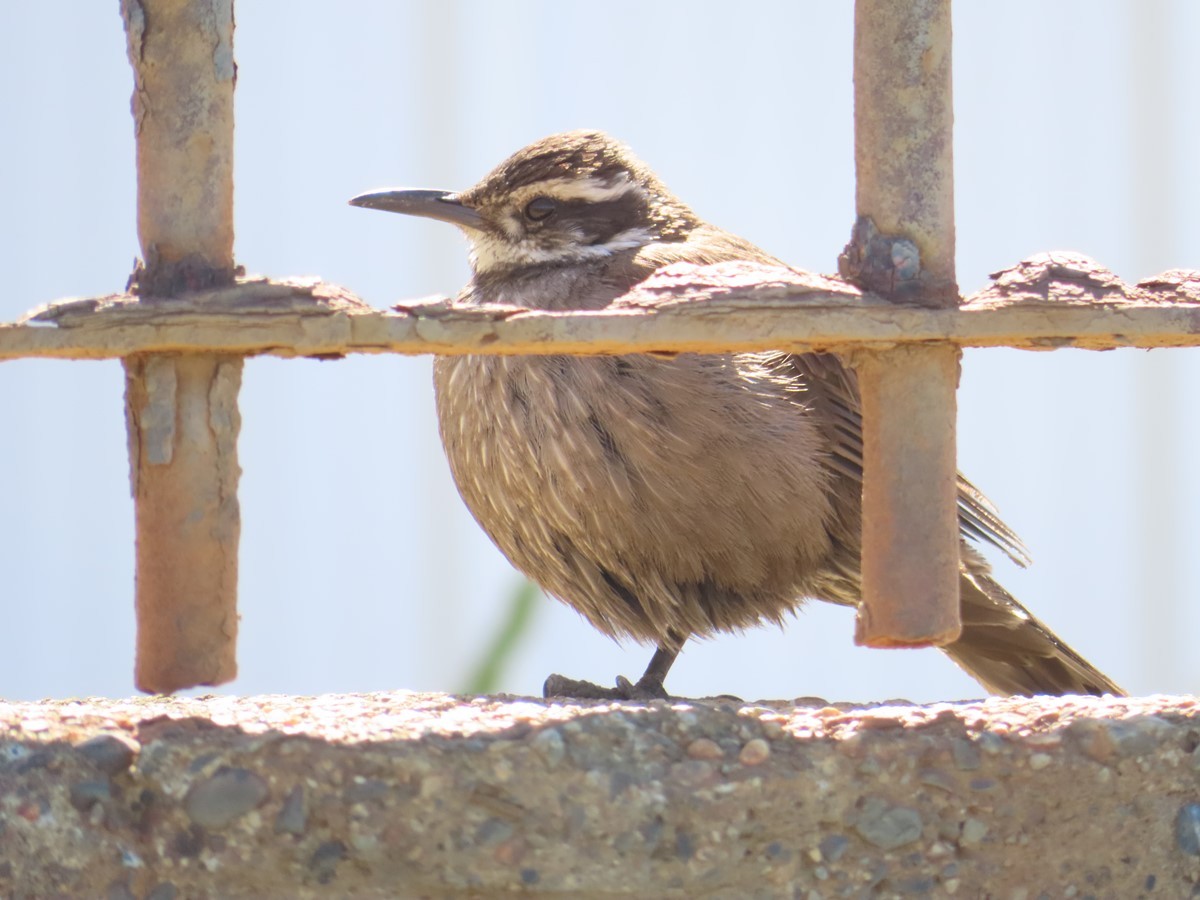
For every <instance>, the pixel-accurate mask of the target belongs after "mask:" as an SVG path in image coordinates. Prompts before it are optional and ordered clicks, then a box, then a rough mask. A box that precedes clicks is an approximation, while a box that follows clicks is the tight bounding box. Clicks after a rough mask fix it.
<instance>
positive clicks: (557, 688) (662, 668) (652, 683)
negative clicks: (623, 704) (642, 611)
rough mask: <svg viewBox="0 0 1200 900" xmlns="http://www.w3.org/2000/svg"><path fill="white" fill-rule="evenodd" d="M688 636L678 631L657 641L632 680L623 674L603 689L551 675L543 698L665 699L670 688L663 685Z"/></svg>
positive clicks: (544, 688)
mask: <svg viewBox="0 0 1200 900" xmlns="http://www.w3.org/2000/svg"><path fill="white" fill-rule="evenodd" d="M685 640H687V639H686V638H683V637H680V636H679V635H678V634H676V633H675V632H673V631H672V632H669V633H668V634H667V636H666V637H665V638H664V639H663V640H661V641H659V642H658V647H657V649H655V651H654V655H653V656H652V657H650V665H648V666H646V671H645V672H644V673H642V677H641V678H639V679H638V680H637V684H632V683H630V681H629V679H628V678H626V677H625V676H624V675H618V676H617V686H616V687H615V688H602V687H600V686H599V685H596V684H592V683H591V682H590V681H576V680H575V679H573V678H565V677H563V676H562V675H551V676H550V677H549V678H547V679H546V683H545V685H543V686H542V696H543V697H569V698H573V699H576V700H665V699H667V689H666V688H665V687H663V681H664V680H666V677H667V673H668V672H669V671H671V664H672V663H674V662H675V657H677V656H678V655H679V651H680V650H682V649H683V644H684V641H685Z"/></svg>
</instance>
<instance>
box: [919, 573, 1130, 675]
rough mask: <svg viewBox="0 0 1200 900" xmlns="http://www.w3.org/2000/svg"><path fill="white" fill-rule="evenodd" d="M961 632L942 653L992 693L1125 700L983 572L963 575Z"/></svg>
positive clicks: (1094, 670)
mask: <svg viewBox="0 0 1200 900" xmlns="http://www.w3.org/2000/svg"><path fill="white" fill-rule="evenodd" d="M961 584H962V590H961V593H962V622H963V631H962V637H960V638H959V639H958V640H957V641H955V642H954V643H953V644H947V645H946V646H945V647H943V648H942V649H943V650H944V651H945V652H946V653H947V655H949V657H950V658H951V659H953V660H954V661H955V662H956V663H957V664H958V665H959V666H961V667H962V668H963V669H965V670H966V671H967V674H969V675H970V676H971V677H972V678H974V679H975V680H976V681H978V682H979V683H980V684H982V685H983V686H984V687H985V688H987V689H988V690H989V691H991V692H992V693H995V694H1025V695H1032V694H1095V695H1100V694H1116V695H1118V696H1121V695H1124V693H1125V692H1124V691H1123V690H1121V688H1120V687H1118V686H1117V685H1116V684H1115V683H1114V682H1113V681H1112V680H1111V679H1110V678H1109V677H1108V676H1107V675H1105V674H1104V673H1103V672H1101V671H1099V670H1098V669H1097V668H1096V667H1095V666H1093V665H1092V664H1091V663H1089V662H1088V661H1087V660H1086V659H1084V658H1083V657H1082V656H1080V655H1079V654H1078V653H1076V652H1075V651H1074V650H1072V649H1071V648H1070V647H1068V646H1067V645H1066V644H1065V643H1063V642H1062V640H1060V639H1059V637H1058V636H1057V635H1056V634H1054V632H1052V631H1051V630H1050V629H1049V628H1047V627H1046V626H1045V625H1043V624H1042V623H1041V622H1039V621H1038V620H1037V619H1036V618H1035V617H1034V616H1033V614H1032V613H1030V612H1029V610H1027V609H1026V608H1025V607H1024V606H1022V605H1021V604H1020V603H1018V602H1017V600H1016V598H1014V597H1013V596H1012V595H1011V594H1010V593H1008V591H1006V590H1005V589H1004V588H1002V587H1001V586H1000V585H999V584H997V583H996V581H995V580H994V579H993V578H992V577H991V575H989V574H987V573H986V572H979V571H976V572H970V573H964V574H963V576H962V580H961Z"/></svg>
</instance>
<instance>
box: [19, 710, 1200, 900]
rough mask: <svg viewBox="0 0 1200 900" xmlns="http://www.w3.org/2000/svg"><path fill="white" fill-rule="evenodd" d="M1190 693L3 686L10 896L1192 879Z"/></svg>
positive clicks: (973, 889)
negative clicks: (870, 700) (943, 696)
mask: <svg viewBox="0 0 1200 900" xmlns="http://www.w3.org/2000/svg"><path fill="white" fill-rule="evenodd" d="M1198 747H1200V708H1198V706H1197V701H1196V700H1195V699H1193V698H1172V697H1151V698H1143V699H1113V698H1105V699H1095V698H1086V697H1078V698H1077V697H1071V698H1035V699H1032V700H1026V699H991V700H987V701H983V702H977V703H944V704H932V705H927V706H913V705H909V704H905V703H902V702H893V703H888V704H883V705H874V706H862V705H850V704H826V703H824V701H812V700H807V699H806V700H802V701H796V702H794V703H793V702H788V703H781V702H774V701H772V702H762V703H739V702H735V701H731V700H723V699H722V700H696V701H691V700H677V701H676V700H672V701H655V702H651V703H645V704H635V703H587V704H571V703H562V702H546V701H541V700H531V699H524V698H515V697H503V696H495V697H478V698H462V697H453V696H448V695H442V694H413V693H405V692H393V693H379V694H366V695H328V696H322V697H314V698H296V697H247V698H227V697H212V698H200V699H168V698H150V699H135V700H115V701H114V700H68V701H46V702H41V703H8V704H0V897H3V898H5V900H7V898H16V897H39V898H40V897H107V898H116V900H125V898H135V900H150V898H153V900H167V898H173V897H179V898H185V897H186V898H207V897H213V898H217V897H220V898H238V897H275V896H279V897H296V898H306V897H380V898H383V897H389V898H390V897H402V898H403V897H431V898H435V897H473V898H481V897H492V896H500V895H505V896H510V895H512V894H522V893H524V894H531V895H554V896H559V897H562V896H579V897H605V896H629V897H646V898H658V897H681V898H692V897H716V898H724V897H728V898H759V897H762V898H773V897H787V898H797V897H798V898H804V900H823V898H837V897H853V898H860V897H906V898H907V897H945V896H958V897H972V898H974V897H984V896H990V897H997V898H999V897H1004V898H1017V900H1020V898H1025V900H1035V898H1040V897H1079V898H1087V897H1092V898H1108V897H1113V898H1133V897H1157V896H1161V897H1187V896H1196V895H1195V894H1193V893H1192V892H1193V886H1194V885H1195V884H1197V883H1198V882H1200V750H1198V749H1197V748H1198Z"/></svg>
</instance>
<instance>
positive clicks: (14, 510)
mask: <svg viewBox="0 0 1200 900" xmlns="http://www.w3.org/2000/svg"><path fill="white" fill-rule="evenodd" d="M117 6H118V4H117V3H116V0H110V2H107V3H95V2H92V0H86V2H85V0H65V2H61V3H53V4H51V3H21V4H6V5H5V7H4V10H3V13H2V19H0V21H3V24H4V26H5V31H6V33H7V34H8V35H10V40H9V41H8V46H7V47H6V52H5V53H4V54H2V55H0V84H3V85H4V87H3V88H0V127H2V128H3V136H4V140H3V141H2V142H0V198H3V206H2V208H0V254H2V255H0V261H2V262H3V269H4V272H5V276H6V277H5V289H4V290H3V291H2V292H0V320H11V319H14V318H16V317H17V316H18V315H20V314H21V313H23V312H24V311H26V310H27V309H29V308H31V307H33V306H35V305H37V304H39V303H42V302H45V301H47V300H51V299H55V298H60V297H65V296H72V295H76V296H84V295H93V294H103V293H109V292H113V291H117V290H120V289H121V288H122V286H123V285H124V283H125V279H126V276H127V275H128V273H129V271H130V268H131V266H132V262H133V259H134V257H135V256H136V255H137V254H138V252H139V251H138V245H137V237H136V232H135V224H134V163H133V129H132V124H131V120H130V116H129V94H130V89H131V84H132V76H131V73H130V69H129V65H128V63H127V61H126V58H125V41H124V35H123V33H122V30H121V21H120V16H119V14H118V9H117ZM333 9H334V7H333V6H332V5H331V4H328V3H322V2H316V0H288V2H284V0H273V2H272V0H243V2H242V3H240V4H239V6H238V9H237V22H238V24H237V32H236V35H235V52H236V56H237V61H238V66H239V77H238V86H237V117H238V124H237V168H236V179H237V256H238V259H239V261H240V262H242V263H243V264H244V265H245V266H246V267H247V269H248V270H249V271H251V272H259V273H269V274H273V275H304V274H318V275H321V276H322V277H324V278H325V279H327V280H329V281H333V282H337V283H340V284H343V285H345V286H347V287H349V288H350V289H352V290H354V291H355V292H357V293H358V294H359V295H360V296H362V297H363V298H365V299H366V300H368V301H369V302H371V303H373V304H375V305H377V306H387V305H390V304H392V303H394V302H396V301H398V300H400V299H403V298H411V297H415V296H419V295H425V294H431V293H452V292H454V291H455V290H457V288H458V287H459V286H460V285H461V283H462V282H463V281H464V280H465V278H466V254H465V244H464V242H463V240H462V239H461V238H460V237H459V236H458V235H457V234H456V233H455V231H454V230H453V229H452V228H449V227H447V226H444V225H440V224H438V223H433V222H426V221H420V220H411V221H409V220H405V219H403V218H401V217H388V216H383V215H380V214H377V213H371V212H368V211H364V210H359V209H353V208H351V207H349V206H347V205H346V200H347V198H349V197H351V196H353V195H355V194H357V193H360V192H362V191H364V190H367V189H369V188H373V187H378V186H381V185H404V186H423V187H439V188H461V187H465V186H467V185H469V184H471V183H472V182H474V181H475V180H476V179H478V178H479V177H480V176H481V175H483V174H484V173H485V172H486V171H487V170H488V169H490V168H491V167H492V166H493V165H494V164H495V163H497V162H499V161H500V160H501V159H503V158H504V157H505V156H507V155H508V154H509V153H511V152H512V151H514V150H516V149H518V148H519V147H521V146H523V145H524V144H526V143H528V142H530V141H532V140H534V139H536V138H538V137H541V136H543V135H545V134H548V133H551V132H554V131H561V130H566V129H570V128H577V127H597V128H602V129H604V130H607V131H609V132H611V133H613V134H614V135H617V136H619V137H620V138H622V139H623V140H625V141H627V142H628V143H630V144H631V145H632V146H633V147H634V149H635V150H636V151H637V153H638V154H639V155H640V156H641V157H642V158H643V159H645V160H646V161H647V162H648V163H649V164H650V165H651V166H653V167H654V168H655V169H656V170H657V171H658V172H659V173H660V175H661V176H662V177H663V179H664V180H665V181H666V183H667V184H668V185H669V186H670V187H671V188H672V189H673V190H674V191H675V192H676V193H678V194H679V195H680V196H681V197H683V198H684V199H685V200H686V201H688V202H689V203H690V204H691V205H692V206H693V207H694V208H695V209H696V210H697V211H698V212H699V213H700V214H701V215H703V216H705V217H707V218H709V219H711V220H712V221H714V222H716V223H718V224H720V225H721V226H723V227H725V228H727V229H729V230H731V231H734V232H737V233H740V234H742V235H744V236H746V237H747V238H749V239H751V240H753V241H755V242H756V243H759V244H761V245H762V246H763V247H765V248H766V249H767V250H769V251H771V252H772V253H775V254H776V255H779V256H781V257H783V258H784V259H787V260H788V261H789V262H791V263H793V264H795V265H797V266H802V267H806V268H810V269H815V270H818V271H831V270H833V269H834V268H835V260H836V256H837V253H838V251H839V249H840V248H841V247H842V246H843V244H844V243H845V241H846V238H847V236H848V234H849V228H850V223H851V221H852V219H853V213H854V183H853V174H854V173H853V131H852V91H851V24H852V4H850V3H848V2H846V3H817V2H806V3H797V2H745V3H740V4H732V5H731V4H729V3H723V2H710V0H688V2H657V3H642V2H632V0H625V2H610V3H607V4H603V5H596V4H583V3H561V2H500V0H490V2H483V0H461V2H449V0H436V2H434V0H428V2H415V0H414V2H366V0H358V2H354V0H351V2H345V3H341V4H338V5H337V7H336V10H337V11H336V13H335V12H333ZM955 16H956V22H955V31H956V34H955V47H954V55H955V71H956V80H955V110H956V171H957V179H958V180H957V208H958V228H959V231H958V249H959V256H958V272H959V280H960V283H961V285H962V287H963V289H964V290H965V291H973V290H976V289H978V288H979V287H981V286H983V285H984V284H985V282H986V279H987V274H988V273H989V272H991V271H994V270H996V269H999V268H1002V267H1004V266H1007V265H1010V264H1012V263H1014V262H1016V261H1017V260H1019V259H1021V258H1022V257H1025V256H1028V255H1030V254H1033V253H1035V252H1038V251H1042V250H1051V249H1071V250H1078V251H1081V252H1084V253H1087V254H1089V255H1091V256H1094V257H1096V258H1097V259H1099V260H1100V261H1102V262H1103V263H1104V264H1105V265H1107V266H1109V267H1110V268H1112V269H1113V270H1114V271H1115V272H1117V273H1118V274H1119V275H1121V276H1122V277H1124V278H1126V279H1128V280H1131V281H1132V280H1136V279H1137V278H1139V277H1142V276H1146V275H1150V274H1152V273H1155V272H1158V271H1161V270H1163V269H1166V268H1169V267H1173V266H1177V267H1192V268H1195V267H1200V257H1198V250H1197V248H1198V247H1200V223H1198V222H1197V217H1196V216H1195V210H1196V209H1197V208H1200V180H1198V179H1197V176H1196V173H1195V171H1194V169H1195V161H1196V160H1197V159H1200V121H1198V116H1197V112H1196V110H1197V106H1196V102H1195V99H1194V96H1193V94H1194V88H1195V86H1196V85H1197V84H1200V55H1197V54H1196V53H1195V52H1194V48H1195V41H1196V37H1197V35H1198V34H1200V5H1197V4H1194V3H1187V2H1185V0H1177V2H1159V0H1148V2H1138V3H1134V2H1124V3H1122V2H1116V0H1108V2H1097V0H1086V2H1085V0H1076V2H1064V0H1059V2H1056V3H1051V4H1048V3H1043V2H1036V0H1023V2H1005V3H1001V2H976V3H961V4H956V5H955ZM429 370H430V360H429V358H428V357H419V358H404V357H396V356H392V357H380V356H374V357H358V358H353V359H348V360H345V361H340V362H323V363H322V362H313V361H298V360H290V361H288V360H276V359H256V360H251V361H249V362H248V364H247V366H246V373H245V383H244V388H243V393H242V413H243V422H244V426H243V431H242V437H241V444H240V452H241V464H242V467H243V470H244V475H243V478H242V487H241V499H242V513H243V537H242V550H241V588H240V609H241V614H242V620H241V639H240V647H239V659H240V666H241V675H240V676H239V678H238V679H237V680H236V681H235V682H233V683H232V684H230V685H227V686H226V687H225V688H222V689H221V690H223V691H228V692H234V693H257V692H292V693H320V692H326V691H344V690H378V689H385V688H412V689H421V690H452V689H455V688H458V687H460V686H461V685H462V684H463V683H464V679H465V678H466V676H467V673H468V672H469V671H470V670H471V668H472V664H473V663H474V662H475V661H476V660H477V659H478V657H479V654H480V651H481V648H482V647H483V646H484V645H485V644H486V642H487V639H488V637H489V635H490V634H491V633H492V632H493V631H494V629H495V627H496V624H497V621H498V618H499V617H500V616H501V615H502V613H503V610H504V602H505V598H506V597H507V596H508V595H509V594H510V593H511V591H512V589H513V587H514V585H515V584H516V583H517V576H516V575H515V573H513V571H512V570H511V569H510V567H509V566H508V565H507V563H506V562H505V561H504V559H503V558H502V557H501V556H500V555H499V554H498V552H497V551H495V550H494V549H493V548H492V546H491V545H490V543H489V542H488V541H487V539H486V538H485V537H484V536H483V534H482V533H481V532H480V531H479V530H478V528H477V527H476V526H475V524H474V522H473V521H472V519H471V518H470V516H469V515H468V513H467V512H466V510H465V508H464V507H463V506H462V504H461V502H460V501H459V500H458V497H457V494H456V493H455V491H454V488H453V486H452V484H451V482H450V478H449V474H448V471H447V469H446V466H445V463H444V460H443V458H442V454H441V449H440V446H439V444H438V441H437V436H436V427H435V420H434V415H433V408H432V390H431V386H430V371H429ZM1197 384H1200V353H1198V352H1197V351H1194V350H1175V351H1157V352H1153V353H1146V352H1141V351H1132V350H1130V351H1119V352H1114V353H1103V354H1102V353H1088V352H1083V351H1060V352H1055V353H1038V354H1035V353H1028V352H1022V351H1008V350H978V351H970V352H968V353H967V355H966V359H965V361H964V366H963V379H962V389H961V391H960V394H959V404H960V416H959V422H960V432H959V454H960V455H959V458H960V464H961V467H962V468H963V470H964V471H965V472H967V473H968V474H969V476H970V477H971V478H972V480H974V481H975V483H976V484H978V485H979V486H980V487H981V488H982V489H984V490H985V491H986V492H987V493H988V494H989V496H991V498H992V499H993V500H994V501H995V502H996V504H997V505H998V506H999V507H1000V509H1001V511H1002V512H1003V513H1004V514H1005V516H1006V518H1007V519H1008V521H1009V522H1010V523H1011V524H1012V525H1013V526H1014V527H1015V528H1016V530H1017V531H1018V532H1019V533H1020V534H1021V535H1022V536H1023V537H1024V539H1025V541H1026V543H1027V544H1028V545H1029V547H1030V548H1031V550H1032V553H1033V556H1034V558H1035V560H1036V563H1035V565H1034V566H1033V567H1032V568H1031V569H1029V570H1027V571H1019V570H1016V569H1015V568H1014V567H1013V566H1011V565H1010V564H1007V563H1004V562H1000V563H998V575H999V577H1000V580H1001V581H1002V582H1003V583H1004V584H1005V585H1006V586H1008V587H1009V588H1010V589H1011V590H1012V591H1013V592H1014V593H1015V594H1016V595H1017V596H1018V597H1019V598H1020V599H1021V600H1022V601H1023V602H1025V603H1026V604H1027V605H1028V606H1030V607H1031V608H1032V609H1033V610H1034V611H1035V612H1036V613H1037V614H1038V615H1039V616H1041V617H1042V618H1044V619H1045V620H1046V621H1047V622H1048V623H1050V624H1051V625H1053V626H1054V627H1055V628H1056V630H1057V631H1058V632H1059V633H1060V635H1062V636H1063V637H1064V639H1066V640H1067V641H1068V642H1069V643H1070V644H1072V645H1073V646H1074V647H1075V648H1076V649H1077V650H1079V651H1080V652H1082V653H1084V654H1085V655H1086V656H1088V657H1089V658H1090V659H1092V660H1093V661H1094V662H1095V663H1096V664H1097V665H1099V666H1100V667H1101V668H1103V669H1104V670H1106V671H1107V672H1108V674H1109V675H1111V676H1112V677H1113V678H1115V679H1116V680H1117V681H1118V682H1120V683H1122V684H1124V685H1125V686H1126V687H1127V688H1128V689H1130V690H1131V691H1134V692H1138V693H1155V692H1192V691H1195V690H1197V689H1198V688H1200V654H1197V653H1195V652H1193V651H1192V650H1191V644H1190V639H1189V638H1188V635H1189V634H1191V635H1196V634H1198V633H1200V621H1198V619H1200V603H1197V595H1198V593H1200V590H1198V585H1200V553H1197V552H1196V551H1195V550H1194V549H1193V548H1194V547H1195V545H1196V543H1197V541H1198V539H1200V514H1198V513H1197V504H1196V503H1195V502H1193V498H1195V497H1196V495H1197V489H1198V487H1200V484H1198V476H1197V469H1196V467H1194V466H1191V465H1189V464H1188V462H1187V461H1188V460H1190V459H1195V458H1197V456H1200V418H1198V417H1197V416H1196V415H1195V414H1194V412H1193V410H1194V404H1193V403H1192V402H1191V401H1189V399H1188V398H1189V396H1190V395H1191V390H1190V388H1189V385H1191V386H1195V385H1197ZM122 390H123V378H122V374H121V367H120V365H119V363H117V362H90V363H85V362H61V361H20V362H6V363H3V364H2V365H0V410H2V411H3V414H2V418H0V423H2V424H0V602H2V603H3V611H4V619H5V628H4V633H5V640H4V649H3V652H0V697H4V698H9V699H24V698H37V697H66V696H79V695H109V696H121V695H126V694H130V693H132V692H133V690H134V689H133V681H132V665H133V636H134V635H133V610H132V603H133V510H132V503H131V501H130V497H129V486H128V472H127V462H126V456H125V434H124V420H123V411H122V410H123V406H122ZM852 633H853V622H852V614H851V613H850V612H849V611H847V610H842V609H833V608H830V607H826V606H824V605H822V604H811V605H810V606H808V607H807V608H806V609H805V610H804V611H803V612H802V613H801V614H800V615H799V616H798V617H797V618H796V619H795V620H794V621H792V622H791V623H790V624H789V625H788V626H787V628H786V629H784V630H780V629H777V628H762V629H758V630H755V631H752V632H749V633H747V634H744V635H741V636H734V637H725V638H721V639H719V640H713V641H707V642H702V643H697V644H694V645H689V647H688V648H687V649H686V650H685V651H684V653H683V655H682V656H681V657H680V659H679V661H678V662H677V664H676V666H675V669H674V671H673V673H672V675H671V678H670V679H669V681H668V687H669V688H670V689H671V690H672V691H673V692H674V693H677V694H685V695H697V694H708V693H733V694H737V695H740V696H742V697H745V698H748V699H749V698H757V697H774V698H787V697H795V696H801V695H819V696H824V697H827V698H831V699H847V700H853V699H857V700H870V699H885V698H891V697H907V698H910V699H913V700H932V699H948V698H959V697H973V696H979V695H980V693H981V690H980V689H979V688H978V687H977V686H976V685H975V683H974V682H973V681H971V680H970V679H968V678H967V677H966V676H965V675H962V674H961V673H960V672H959V671H958V670H957V669H956V668H955V667H954V666H953V665H951V664H950V663H949V662H948V661H946V660H945V658H944V657H942V656H941V654H939V653H938V652H937V651H932V650H928V651H867V650H860V649H856V648H854V647H853V642H852ZM649 653H650V650H649V649H646V648H640V647H637V646H629V647H624V648H622V647H618V646H617V645H615V644H613V643H612V642H611V641H609V640H608V639H607V638H604V637H603V636H601V635H599V634H598V633H596V632H593V631H592V630H591V629H590V628H589V627H588V626H587V625H586V624H585V623H584V622H583V621H582V620H581V619H580V618H579V617H578V616H576V615H575V613H573V612H571V611H570V610H568V609H566V608H565V607H562V606H560V605H559V604H557V603H553V602H551V601H545V602H544V603H543V604H542V605H541V606H539V608H538V614H537V617H536V620H535V627H534V628H533V629H532V631H531V633H530V634H529V635H528V638H527V640H526V642H525V643H524V644H523V645H522V648H521V652H520V654H519V658H518V659H517V661H516V663H515V664H514V665H513V667H512V668H511V669H510V670H509V672H508V673H507V676H506V678H505V682H504V687H505V688H506V689H507V690H511V691H514V692H519V693H538V692H539V691H540V688H541V683H542V679H543V678H544V677H545V676H546V675H547V674H548V673H550V672H552V671H558V672H563V673H565V674H568V675H572V676H575V677H587V678H590V679H592V680H596V681H602V682H606V683H608V682H611V680H612V678H613V676H615V675H617V674H618V673H620V674H625V675H628V676H630V677H631V678H636V677H637V676H638V675H639V674H640V673H641V671H642V669H643V667H644V666H645V663H646V662H647V660H648V659H649Z"/></svg>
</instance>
